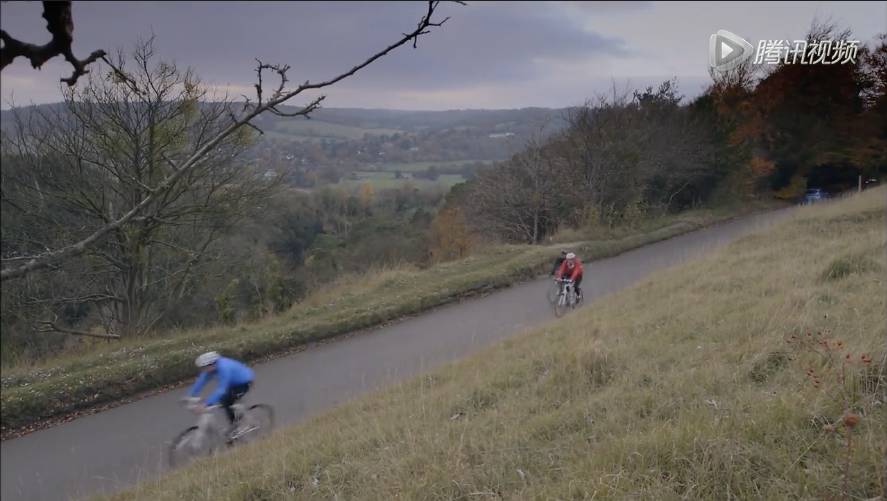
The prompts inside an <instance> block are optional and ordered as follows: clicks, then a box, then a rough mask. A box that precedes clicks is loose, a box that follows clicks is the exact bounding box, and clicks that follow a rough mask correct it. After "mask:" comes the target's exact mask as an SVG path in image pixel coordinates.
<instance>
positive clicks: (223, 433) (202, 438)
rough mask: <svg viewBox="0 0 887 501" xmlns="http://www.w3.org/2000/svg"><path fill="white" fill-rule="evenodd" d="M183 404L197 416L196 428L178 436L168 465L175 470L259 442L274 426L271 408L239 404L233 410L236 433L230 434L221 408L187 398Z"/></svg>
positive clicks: (262, 405)
mask: <svg viewBox="0 0 887 501" xmlns="http://www.w3.org/2000/svg"><path fill="white" fill-rule="evenodd" d="M183 402H184V403H185V407H186V408H187V409H188V410H190V411H192V412H194V413H196V414H197V424H195V425H194V426H190V427H189V428H187V429H186V430H185V431H183V432H182V433H179V435H178V436H176V438H175V439H174V440H173V441H172V444H171V445H170V447H169V464H170V466H172V467H173V468H177V467H179V466H183V465H185V464H186V463H188V462H189V461H191V460H192V459H194V458H197V457H201V456H209V455H212V454H215V453H217V452H219V451H221V450H222V449H224V448H226V447H231V446H234V445H236V444H237V443H245V442H251V441H253V440H256V439H257V438H259V437H261V436H263V435H265V434H267V433H268V432H269V431H271V427H272V426H273V425H274V409H272V408H271V406H270V405H266V404H255V405H251V406H249V407H246V406H245V405H244V404H242V403H239V402H238V403H235V404H234V405H232V406H231V409H232V410H234V430H233V431H232V432H231V433H230V434H229V433H228V428H229V424H228V417H227V416H226V415H225V410H224V409H223V408H222V406H221V405H210V406H203V405H199V402H200V399H199V398H197V397H187V398H185V399H183Z"/></svg>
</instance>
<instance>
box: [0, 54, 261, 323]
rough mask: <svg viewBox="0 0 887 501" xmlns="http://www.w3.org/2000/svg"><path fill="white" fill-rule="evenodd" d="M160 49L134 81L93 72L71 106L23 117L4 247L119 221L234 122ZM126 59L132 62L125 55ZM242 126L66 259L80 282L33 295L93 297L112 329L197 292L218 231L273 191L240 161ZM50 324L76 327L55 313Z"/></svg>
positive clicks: (14, 249)
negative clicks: (196, 278) (197, 274)
mask: <svg viewBox="0 0 887 501" xmlns="http://www.w3.org/2000/svg"><path fill="white" fill-rule="evenodd" d="M152 47H153V45H152V41H150V40H149V41H148V42H146V43H143V44H140V45H139V46H138V47H137V49H136V51H135V53H134V56H133V58H132V61H133V63H134V66H135V68H134V69H133V71H132V72H131V73H129V75H130V76H129V78H131V79H132V81H133V83H134V85H132V86H129V85H118V84H117V83H116V82H115V81H114V77H113V75H112V77H111V78H110V79H109V78H96V77H93V76H92V75H91V76H90V77H89V82H88V84H87V85H86V86H79V88H78V89H77V90H71V91H69V92H68V93H67V95H66V100H65V106H63V107H56V108H50V109H49V110H39V109H38V110H34V111H32V113H31V114H30V116H29V117H28V118H24V117H22V116H21V115H19V118H18V121H17V125H16V127H15V128H14V131H15V133H14V135H13V136H12V137H8V138H7V140H6V141H5V142H4V148H5V149H7V150H10V149H11V150H12V151H11V153H12V154H11V155H7V156H8V157H10V158H15V159H16V160H17V164H16V165H13V166H11V167H10V168H9V169H4V170H5V171H8V174H9V175H8V176H5V179H4V181H7V183H5V186H4V190H3V199H2V202H3V205H4V211H6V210H7V209H8V210H10V212H12V213H13V217H11V218H10V222H11V223H12V225H11V226H10V227H9V228H4V235H3V236H4V239H3V243H4V253H5V254H8V255H11V254H12V253H15V254H31V253H34V252H37V251H39V250H40V249H44V248H48V247H51V246H55V245H58V243H59V242H65V241H71V240H77V239H81V238H83V237H86V236H88V232H89V231H90V229H91V228H94V227H96V226H100V225H103V224H107V223H108V222H109V221H113V220H115V219H119V217H120V215H121V214H124V213H127V212H129V211H131V210H132V208H133V206H134V205H135V204H138V203H140V201H141V200H144V199H145V198H147V197H149V196H151V195H152V194H153V188H152V187H153V186H156V183H157V182H158V181H159V180H162V179H165V178H168V177H170V176H171V175H173V174H174V173H175V170H174V169H175V167H174V165H176V164H177V163H179V162H181V161H182V159H183V158H187V157H188V156H191V155H193V153H194V151H196V150H199V149H200V148H202V147H203V146H204V145H205V143H206V142H208V141H209V140H211V138H213V137H214V136H216V135H217V134H218V133H219V131H221V130H223V129H224V128H225V127H227V126H228V122H229V120H230V118H229V115H230V113H231V107H232V103H229V102H226V101H224V100H222V101H219V100H213V99H207V98H206V96H205V91H204V90H203V89H202V86H201V85H200V82H199V81H197V80H196V78H195V77H194V75H193V74H192V73H191V72H190V71H180V70H179V69H178V68H177V67H176V66H175V65H172V64H167V63H163V62H160V63H155V62H154V61H153V60H152V59H153V50H152ZM118 62H119V64H120V66H123V62H124V58H123V57H122V56H119V57H118ZM137 88H138V89H145V91H144V92H139V93H137V92H135V89H137ZM241 131H242V133H241V134H239V135H231V136H229V137H228V138H227V139H226V140H225V141H222V142H220V143H218V144H217V146H216V147H215V148H214V149H213V150H212V151H209V152H208V153H207V154H206V155H205V156H204V158H203V161H202V162H201V163H200V164H199V165H197V166H195V167H194V168H193V169H190V170H189V171H188V173H187V174H186V175H184V176H181V177H180V178H178V179H177V181H176V182H175V183H172V184H171V185H170V186H169V187H168V189H166V190H165V192H164V194H163V196H160V197H155V198H154V201H153V202H152V203H151V204H150V205H149V206H147V207H145V208H144V210H143V211H142V213H141V214H140V215H139V216H137V217H133V218H131V219H130V220H129V221H128V222H127V223H126V224H124V225H119V226H117V227H115V228H114V229H113V230H112V231H111V232H110V234H109V237H110V238H107V239H104V240H102V241H99V242H97V243H96V244H95V245H93V246H91V247H89V248H88V249H86V251H85V252H84V253H83V254H82V255H81V256H80V258H79V259H73V260H71V261H70V263H65V266H63V267H61V268H60V273H59V274H57V275H65V276H69V277H71V280H68V281H65V280H61V281H56V287H58V285H59V282H61V283H62V284H65V285H66V286H65V287H64V289H65V290H64V291H58V290H56V291H54V292H55V293H53V291H49V290H45V291H43V293H42V294H40V295H37V296H34V297H30V298H27V300H28V301H31V302H38V303H43V304H47V305H55V306H60V305H63V304H75V305H82V304H90V305H92V306H93V310H94V311H97V312H98V316H100V317H101V318H102V319H103V324H104V325H105V326H106V327H107V330H108V332H111V333H114V334H106V335H117V333H121V334H124V335H132V334H139V333H142V332H145V331H147V330H148V329H150V328H151V327H152V326H153V325H154V324H155V322H157V321H158V320H159V319H160V318H161V317H162V316H163V314H164V313H165V312H166V311H168V310H169V307H170V306H171V304H173V303H174V302H176V301H179V300H181V299H182V297H183V296H184V295H185V293H186V292H187V291H188V290H189V285H190V282H191V279H192V277H193V274H194V271H195V268H196V267H198V266H199V265H200V264H201V262H202V261H204V259H205V256H206V253H207V250H208V249H209V248H210V245H211V244H212V243H213V242H214V241H215V240H216V239H217V238H218V237H219V235H220V233H222V232H223V231H225V229H227V228H228V227H230V226H231V225H234V224H236V222H237V220H238V218H239V217H241V216H242V215H243V213H244V211H245V210H246V209H247V208H248V207H251V206H253V205H255V204H256V203H257V201H259V200H262V199H263V198H265V197H266V196H267V195H268V193H269V192H270V191H271V190H272V189H273V188H274V187H275V183H273V182H268V181H266V180H264V179H263V178H259V177H258V173H256V172H254V171H252V170H251V169H248V168H245V166H244V165H243V164H242V163H241V162H238V161H237V157H238V155H239V153H241V152H242V151H243V150H244V149H245V147H246V146H247V145H248V137H246V135H248V133H249V130H248V129H242V130H241ZM244 133H247V134H244ZM16 166H20V168H18V169H16V168H15V167H16ZM22 167H23V168H22ZM59 292H63V293H62V294H59ZM41 325H42V327H43V330H52V331H57V332H64V333H67V334H78V332H76V331H73V330H71V329H68V328H65V327H64V326H63V324H61V323H57V322H56V321H55V320H46V319H43V320H42V321H41Z"/></svg>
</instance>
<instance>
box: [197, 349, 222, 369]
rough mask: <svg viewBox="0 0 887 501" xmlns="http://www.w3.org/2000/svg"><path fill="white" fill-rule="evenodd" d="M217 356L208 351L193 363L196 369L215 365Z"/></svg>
mask: <svg viewBox="0 0 887 501" xmlns="http://www.w3.org/2000/svg"><path fill="white" fill-rule="evenodd" d="M219 356H220V355H219V354H218V353H216V352H214V351H208V352H206V353H204V354H203V355H200V356H199V357H197V360H195V361H194V363H195V364H196V365H197V367H201V368H203V367H206V366H209V365H212V364H214V363H216V361H217V360H218V359H219Z"/></svg>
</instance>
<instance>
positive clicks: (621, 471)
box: [112, 189, 887, 500]
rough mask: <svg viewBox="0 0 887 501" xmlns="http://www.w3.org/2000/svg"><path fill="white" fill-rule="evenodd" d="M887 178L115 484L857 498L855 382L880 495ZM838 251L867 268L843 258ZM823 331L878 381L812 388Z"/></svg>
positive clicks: (862, 471)
mask: <svg viewBox="0 0 887 501" xmlns="http://www.w3.org/2000/svg"><path fill="white" fill-rule="evenodd" d="M885 194H887V191H885V190H884V189H879V190H877V191H876V190H872V191H871V192H866V193H864V194H863V195H861V196H859V197H855V198H853V199H849V200H844V201H840V202H837V203H834V204H829V205H823V206H815V207H809V208H803V209H801V210H799V211H798V214H797V216H796V217H793V218H792V219H791V220H789V221H787V222H785V223H783V224H780V225H778V226H776V227H773V228H772V229H770V230H768V231H766V232H765V233H760V234H756V235H752V236H749V237H746V238H744V239H741V240H740V241H738V242H736V243H734V244H731V245H729V246H728V247H726V248H724V249H722V250H720V251H718V252H716V253H715V254H712V255H710V256H709V257H706V258H704V259H702V260H699V261H695V262H691V263H688V264H685V265H682V266H679V267H675V268H672V269H669V270H665V271H663V272H659V273H656V274H654V275H652V276H651V277H650V278H649V279H647V280H646V281H644V282H642V283H640V284H638V285H636V286H634V287H631V288H630V289H628V290H625V291H623V292H620V293H618V294H615V295H613V296H610V297H608V298H606V299H604V300H602V301H601V302H599V303H597V304H595V305H593V306H590V307H588V308H585V309H583V310H580V311H577V312H575V313H573V314H571V315H568V316H567V317H566V318H564V319H561V320H559V321H556V322H552V323H550V324H548V325H545V326H543V327H540V328H538V329H534V330H532V331H529V332H527V333H525V334H523V335H521V336H518V337H516V338H513V339H510V340H507V341H505V342H502V343H499V344H497V345H495V346H494V347H491V348H490V349H487V350H485V351H483V352H482V353H479V354H477V355H475V356H472V357H470V358H467V359H465V360H462V361H459V362H457V363H453V364H450V365H448V366H446V367H444V368H442V369H440V370H436V371H434V372H431V373H428V374H426V375H423V376H421V377H418V378H415V379H412V380H410V381H409V382H407V383H404V384H401V385H398V386H396V387H393V388H390V389H388V390H385V391H381V392H378V393H375V394H372V395H368V396H365V397H363V398H360V399H358V400H355V401H352V402H350V403H347V404H344V405H342V406H340V407H339V408H337V409H335V410H334V411H332V412H329V413H327V414H325V415H323V416H320V417H317V418H315V419H313V420H311V421H308V422H306V423H303V424H301V425H297V426H292V427H289V428H286V429H281V430H278V431H277V432H276V434H275V436H274V437H273V439H272V440H268V441H265V442H261V443H257V444H252V445H250V446H247V447H244V448H242V449H239V450H237V451H236V452H234V453H231V454H227V455H223V456H221V457H218V458H212V459H209V460H204V461H201V462H198V463H195V464H194V465H192V466H190V467H189V468H187V469H184V470H181V471H178V472H174V473H172V474H170V475H168V476H166V477H165V478H163V479H162V481H158V482H152V483H146V484H142V485H139V486H137V487H135V488H133V489H131V490H129V491H127V492H124V493H121V494H119V495H117V496H114V497H112V499H152V500H154V499H207V500H210V499H212V500H217V499H230V500H241V499H294V498H298V499H308V498H310V499H385V500H388V499H500V498H504V499H597V498H616V499H624V498H632V499H731V498H739V499H825V498H831V497H834V498H841V497H843V494H844V492H843V485H844V482H843V480H842V478H841V475H842V473H843V471H844V464H845V461H846V459H847V457H846V454H847V451H846V449H845V446H844V439H843V433H846V430H845V429H838V430H837V431H826V430H824V429H823V423H830V422H834V421H835V420H837V419H838V418H839V417H840V416H841V413H842V412H843V403H842V398H841V396H840V395H841V394H842V393H843V394H847V395H848V396H849V401H850V403H851V407H852V409H853V410H854V411H855V412H857V413H858V414H859V415H861V416H862V418H861V420H860V422H859V424H858V425H857V426H856V427H855V429H854V434H855V439H854V444H855V445H854V447H853V449H852V451H851V454H850V465H851V468H850V470H849V471H850V477H849V478H848V479H847V485H848V486H849V493H847V494H848V497H849V498H852V499H869V498H873V497H875V496H878V495H883V493H884V488H885V486H884V485H883V482H884V479H883V475H884V470H883V468H885V467H887V465H885V464H884V461H885V453H887V451H885V449H884V447H885V446H887V375H885V371H887V360H885V357H887V350H885V340H887V330H885V319H884V314H885V309H887V304H885V300H887V299H885V293H884V290H885V289H884V285H885V284H884V281H885V277H884V272H883V271H884V270H885V269H887V262H885V224H887V219H885ZM841 259H845V260H848V261H850V262H865V263H868V264H867V265H865V266H850V268H851V269H852V271H851V272H849V273H844V272H841V273H837V274H836V273H832V272H830V271H828V270H831V269H834V268H835V267H836V265H835V262H836V260H841ZM838 267H839V268H842V269H843V265H840V266H838ZM823 277H827V278H826V279H823ZM589 278H590V279H593V277H589ZM807 330H810V331H816V332H827V333H830V334H828V335H830V336H833V337H837V338H840V339H841V340H842V341H843V343H845V345H846V347H847V349H848V350H850V351H853V352H854V353H860V352H866V353H868V354H870V355H871V356H872V358H874V362H873V363H872V364H871V365H870V366H868V368H867V369H865V370H863V369H859V370H858V371H856V376H858V377H857V378H855V379H853V378H851V380H853V381H857V382H858V381H864V382H865V384H856V385H851V386H849V387H837V386H834V385H832V386H829V387H827V388H826V387H821V388H817V387H814V386H813V385H812V384H810V380H809V378H808V377H807V376H806V374H805V369H807V368H809V367H815V368H816V369H817V370H822V369H823V362H822V360H821V359H819V358H815V357H814V356H812V355H810V354H808V353H805V352H800V351H798V350H794V349H793V348H792V347H791V345H789V344H787V343H786V337H787V336H789V335H791V334H795V333H803V332H806V331H807ZM851 372H852V371H851ZM835 392H837V393H835Z"/></svg>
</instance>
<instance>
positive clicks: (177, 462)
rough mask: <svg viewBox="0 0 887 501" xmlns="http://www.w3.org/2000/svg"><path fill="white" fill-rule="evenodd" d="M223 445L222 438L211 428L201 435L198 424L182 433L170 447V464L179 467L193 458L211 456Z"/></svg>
mask: <svg viewBox="0 0 887 501" xmlns="http://www.w3.org/2000/svg"><path fill="white" fill-rule="evenodd" d="M220 446H221V440H220V439H219V437H218V436H217V435H216V434H215V433H213V432H212V431H211V430H207V432H206V433H204V434H203V437H201V436H200V433H199V429H198V427H197V426H192V427H190V428H188V429H187V430H185V431H183V432H182V433H180V434H179V435H178V436H177V437H176V438H175V440H173V441H172V445H170V447H169V458H168V459H169V465H170V466H171V467H173V468H178V467H180V466H184V465H185V464H187V463H189V462H190V461H191V460H193V459H195V458H198V457H202V456H209V455H211V454H212V453H213V452H215V451H216V450H218V448H219V447H220Z"/></svg>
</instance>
